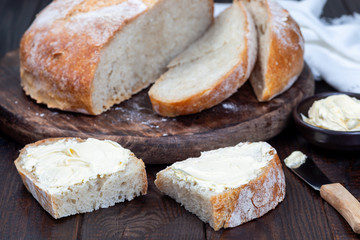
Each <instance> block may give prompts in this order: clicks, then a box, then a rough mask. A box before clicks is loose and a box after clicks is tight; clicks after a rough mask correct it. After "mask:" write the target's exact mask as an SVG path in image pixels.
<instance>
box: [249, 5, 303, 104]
mask: <svg viewBox="0 0 360 240" xmlns="http://www.w3.org/2000/svg"><path fill="white" fill-rule="evenodd" d="M264 2H265V4H264V7H265V8H266V10H267V14H268V23H267V24H268V28H270V40H269V41H270V42H269V46H268V49H269V53H268V57H267V59H266V62H265V63H262V64H263V66H256V67H255V69H256V71H261V72H263V71H265V72H264V76H259V75H260V74H261V75H262V73H256V74H255V75H253V76H251V78H255V79H252V81H251V83H252V84H253V87H254V88H257V87H256V85H257V84H258V82H259V81H264V83H263V88H262V89H260V90H256V89H255V94H256V97H257V99H258V100H259V101H260V102H264V101H270V100H271V99H272V98H274V97H276V96H277V95H279V94H281V93H282V92H284V91H286V90H287V89H288V88H290V87H291V85H292V84H293V83H294V82H295V80H296V78H297V77H298V76H299V75H300V73H301V71H302V69H303V66H304V57H303V55H304V50H303V41H304V40H303V37H302V34H301V31H300V28H299V26H298V24H297V23H296V22H295V20H294V19H293V18H292V17H291V16H290V14H289V12H288V11H287V10H285V9H283V8H282V7H281V6H280V5H278V4H277V3H276V2H273V1H272V0H265V1H264ZM265 49H267V48H265ZM258 57H259V58H260V56H258ZM257 64H261V63H260V62H257ZM264 68H265V70H264ZM261 78H264V79H261Z"/></svg>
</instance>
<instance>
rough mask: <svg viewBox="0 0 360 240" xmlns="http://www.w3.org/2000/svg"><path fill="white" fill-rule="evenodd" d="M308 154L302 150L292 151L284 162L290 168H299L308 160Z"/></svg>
mask: <svg viewBox="0 0 360 240" xmlns="http://www.w3.org/2000/svg"><path fill="white" fill-rule="evenodd" d="M306 158H307V156H306V155H305V154H303V153H302V152H300V151H295V152H292V153H291V154H290V155H289V156H288V157H287V158H285V160H284V162H285V165H286V166H287V167H288V168H298V167H300V166H301V165H303V164H304V163H305V162H306Z"/></svg>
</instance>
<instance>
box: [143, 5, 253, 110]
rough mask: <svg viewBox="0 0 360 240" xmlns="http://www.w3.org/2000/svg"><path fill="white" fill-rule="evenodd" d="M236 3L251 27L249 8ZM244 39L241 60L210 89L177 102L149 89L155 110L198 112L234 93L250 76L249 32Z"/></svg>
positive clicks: (246, 26) (163, 76) (164, 75)
mask: <svg viewBox="0 0 360 240" xmlns="http://www.w3.org/2000/svg"><path fill="white" fill-rule="evenodd" d="M234 4H238V5H239V6H240V7H241V10H242V11H243V14H244V16H245V20H246V21H245V22H244V25H245V29H249V28H248V25H249V24H250V23H249V19H248V18H247V17H249V15H248V14H247V10H246V9H245V7H244V5H243V4H242V3H241V2H238V1H236V2H234ZM242 41H243V42H244V48H243V51H242V52H241V53H240V54H239V62H238V63H237V64H236V65H235V66H234V67H233V68H232V69H231V70H230V71H229V72H227V73H226V74H225V75H224V76H223V77H222V78H220V79H219V80H218V81H217V82H216V83H215V84H214V85H213V86H210V87H209V88H208V89H206V90H203V91H201V92H199V93H197V94H195V95H192V96H189V97H188V98H186V99H183V100H181V101H177V102H168V101H162V100H161V99H159V98H157V97H156V96H155V95H154V94H152V92H151V91H149V97H150V101H151V104H152V107H153V109H154V111H155V112H157V113H158V114H160V115H161V116H165V117H176V116H180V115H188V114H193V113H198V112H201V111H203V110H205V109H208V108H211V107H213V106H215V105H217V104H219V103H220V102H222V101H224V100H225V99H227V98H228V97H230V96H231V95H232V94H234V93H235V92H236V91H237V90H238V88H240V87H241V86H242V85H243V84H244V83H245V81H246V80H247V78H248V73H247V70H248V68H249V64H250V62H249V51H248V34H244V40H242ZM252 67H253V66H251V67H250V71H251V70H252ZM165 77H166V73H165V74H163V75H162V76H161V77H160V78H159V79H158V80H157V81H162V79H164V78H165Z"/></svg>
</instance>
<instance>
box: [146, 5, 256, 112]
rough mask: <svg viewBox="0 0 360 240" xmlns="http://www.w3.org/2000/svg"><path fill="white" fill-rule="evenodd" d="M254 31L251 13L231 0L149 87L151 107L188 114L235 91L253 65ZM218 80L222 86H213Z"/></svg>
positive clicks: (215, 102) (217, 83) (206, 106)
mask: <svg viewBox="0 0 360 240" xmlns="http://www.w3.org/2000/svg"><path fill="white" fill-rule="evenodd" d="M254 31H255V27H254V25H253V22H252V19H251V17H250V15H248V14H247V11H246V10H245V9H244V7H243V6H242V4H241V3H239V2H237V1H236V2H234V4H233V5H232V6H231V7H230V8H228V9H226V10H225V11H224V12H222V13H221V14H220V15H219V16H218V17H217V18H216V19H215V23H214V25H213V26H212V27H211V28H210V29H209V30H208V31H207V32H206V33H205V35H204V36H203V37H201V38H200V39H199V40H198V41H196V42H195V43H194V44H192V45H191V46H190V47H189V48H187V49H186V50H185V51H184V52H183V53H181V54H180V55H179V56H178V57H177V58H175V59H174V60H173V61H171V62H170V64H169V65H168V68H169V70H168V71H167V72H166V73H165V74H163V75H162V76H161V77H160V79H158V80H157V81H156V82H155V84H154V85H153V86H152V87H151V89H150V91H149V95H150V99H151V101H152V103H153V108H154V110H155V111H156V112H158V113H160V114H161V115H168V116H176V115H182V114H191V113H195V112H199V111H201V110H203V109H206V108H209V107H212V106H214V105H215V104H218V103H219V102H221V101H223V100H224V99H226V98H228V97H229V96H230V95H232V94H233V93H234V92H236V90H237V89H238V88H239V87H240V86H241V85H242V84H243V82H244V81H245V80H246V79H247V78H248V76H249V74H250V72H251V70H252V67H253V65H254V61H255V58H256V46H257V44H256V35H255V34H256V33H254ZM235 75H236V76H235ZM230 78H236V80H238V81H237V83H234V84H232V82H231V81H235V79H231V80H230ZM221 84H223V86H221V88H223V89H219V90H216V89H218V88H220V85H221ZM157 104H159V105H163V106H168V107H169V108H171V106H173V108H174V109H173V112H170V111H171V110H169V112H168V113H166V112H162V111H161V106H160V107H158V106H157ZM181 105H182V106H181ZM177 107H178V108H177ZM181 108H182V109H181Z"/></svg>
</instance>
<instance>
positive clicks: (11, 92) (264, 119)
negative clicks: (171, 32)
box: [0, 51, 314, 164]
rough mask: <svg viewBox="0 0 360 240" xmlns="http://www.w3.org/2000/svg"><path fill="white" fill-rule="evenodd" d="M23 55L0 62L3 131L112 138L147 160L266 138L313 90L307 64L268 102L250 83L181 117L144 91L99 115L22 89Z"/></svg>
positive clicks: (22, 136)
mask: <svg viewBox="0 0 360 240" xmlns="http://www.w3.org/2000/svg"><path fill="white" fill-rule="evenodd" d="M18 59H19V53H18V51H14V52H10V53H8V54H7V55H6V56H5V57H4V58H3V59H2V60H1V62H0V130H1V131H2V132H4V133H5V134H7V135H8V136H10V137H11V138H13V139H14V140H16V141H17V142H19V143H22V144H26V143H30V142H34V141H37V140H40V139H44V138H49V137H81V138H87V137H95V138H100V139H111V140H114V141H116V142H119V143H120V144H121V145H122V146H124V147H126V148H129V149H130V150H132V151H133V152H134V153H135V155H136V156H137V157H139V158H142V159H143V160H144V162H145V163H147V164H152V163H156V164H158V163H173V162H175V161H178V160H183V159H186V158H188V157H194V156H198V155H199V154H200V152H201V151H206V150H210V149H216V148H219V147H225V146H232V145H235V144H237V143H239V142H241V141H266V140H268V139H270V138H271V137H274V136H275V135H277V134H278V133H280V131H281V130H283V129H284V127H285V126H286V124H287V123H288V120H289V118H290V113H291V111H292V109H293V107H294V106H295V105H296V104H297V103H298V102H299V101H300V100H302V99H303V98H304V97H307V96H310V95H312V94H313V93H314V81H313V78H312V75H311V73H310V70H309V68H308V67H307V66H305V68H304V70H303V72H302V74H301V75H300V77H299V79H298V80H297V81H296V83H295V84H294V85H293V86H292V87H291V88H290V89H289V90H288V91H286V92H285V93H283V94H282V95H280V96H278V97H277V98H275V99H273V100H272V101H270V102H268V103H259V102H258V101H257V100H256V98H255V95H254V93H253V91H252V89H251V86H250V85H249V84H248V83H247V84H245V85H244V86H242V87H241V88H240V89H239V91H238V92H236V93H235V94H234V95H233V96H231V97H230V98H229V99H227V100H226V101H224V102H223V103H221V104H219V105H217V106H215V107H213V108H211V109H208V110H205V111H203V112H201V113H198V114H194V115H189V116H182V117H177V118H163V117H161V116H158V115H156V114H155V113H154V112H153V110H152V108H151V104H150V101H149V99H148V96H147V90H148V89H145V90H143V91H142V92H140V93H139V94H137V95H135V96H133V97H132V98H131V99H130V100H128V101H126V102H123V103H121V104H118V105H115V106H113V107H112V108H111V109H110V110H109V111H107V112H105V113H103V114H101V115H100V116H87V115H82V114H77V113H68V112H62V111H58V110H53V109H48V108H47V107H46V106H45V105H39V104H36V102H35V101H34V100H32V99H31V98H29V97H28V96H26V95H25V94H24V92H23V91H22V89H21V87H20V77H19V60H18Z"/></svg>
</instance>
